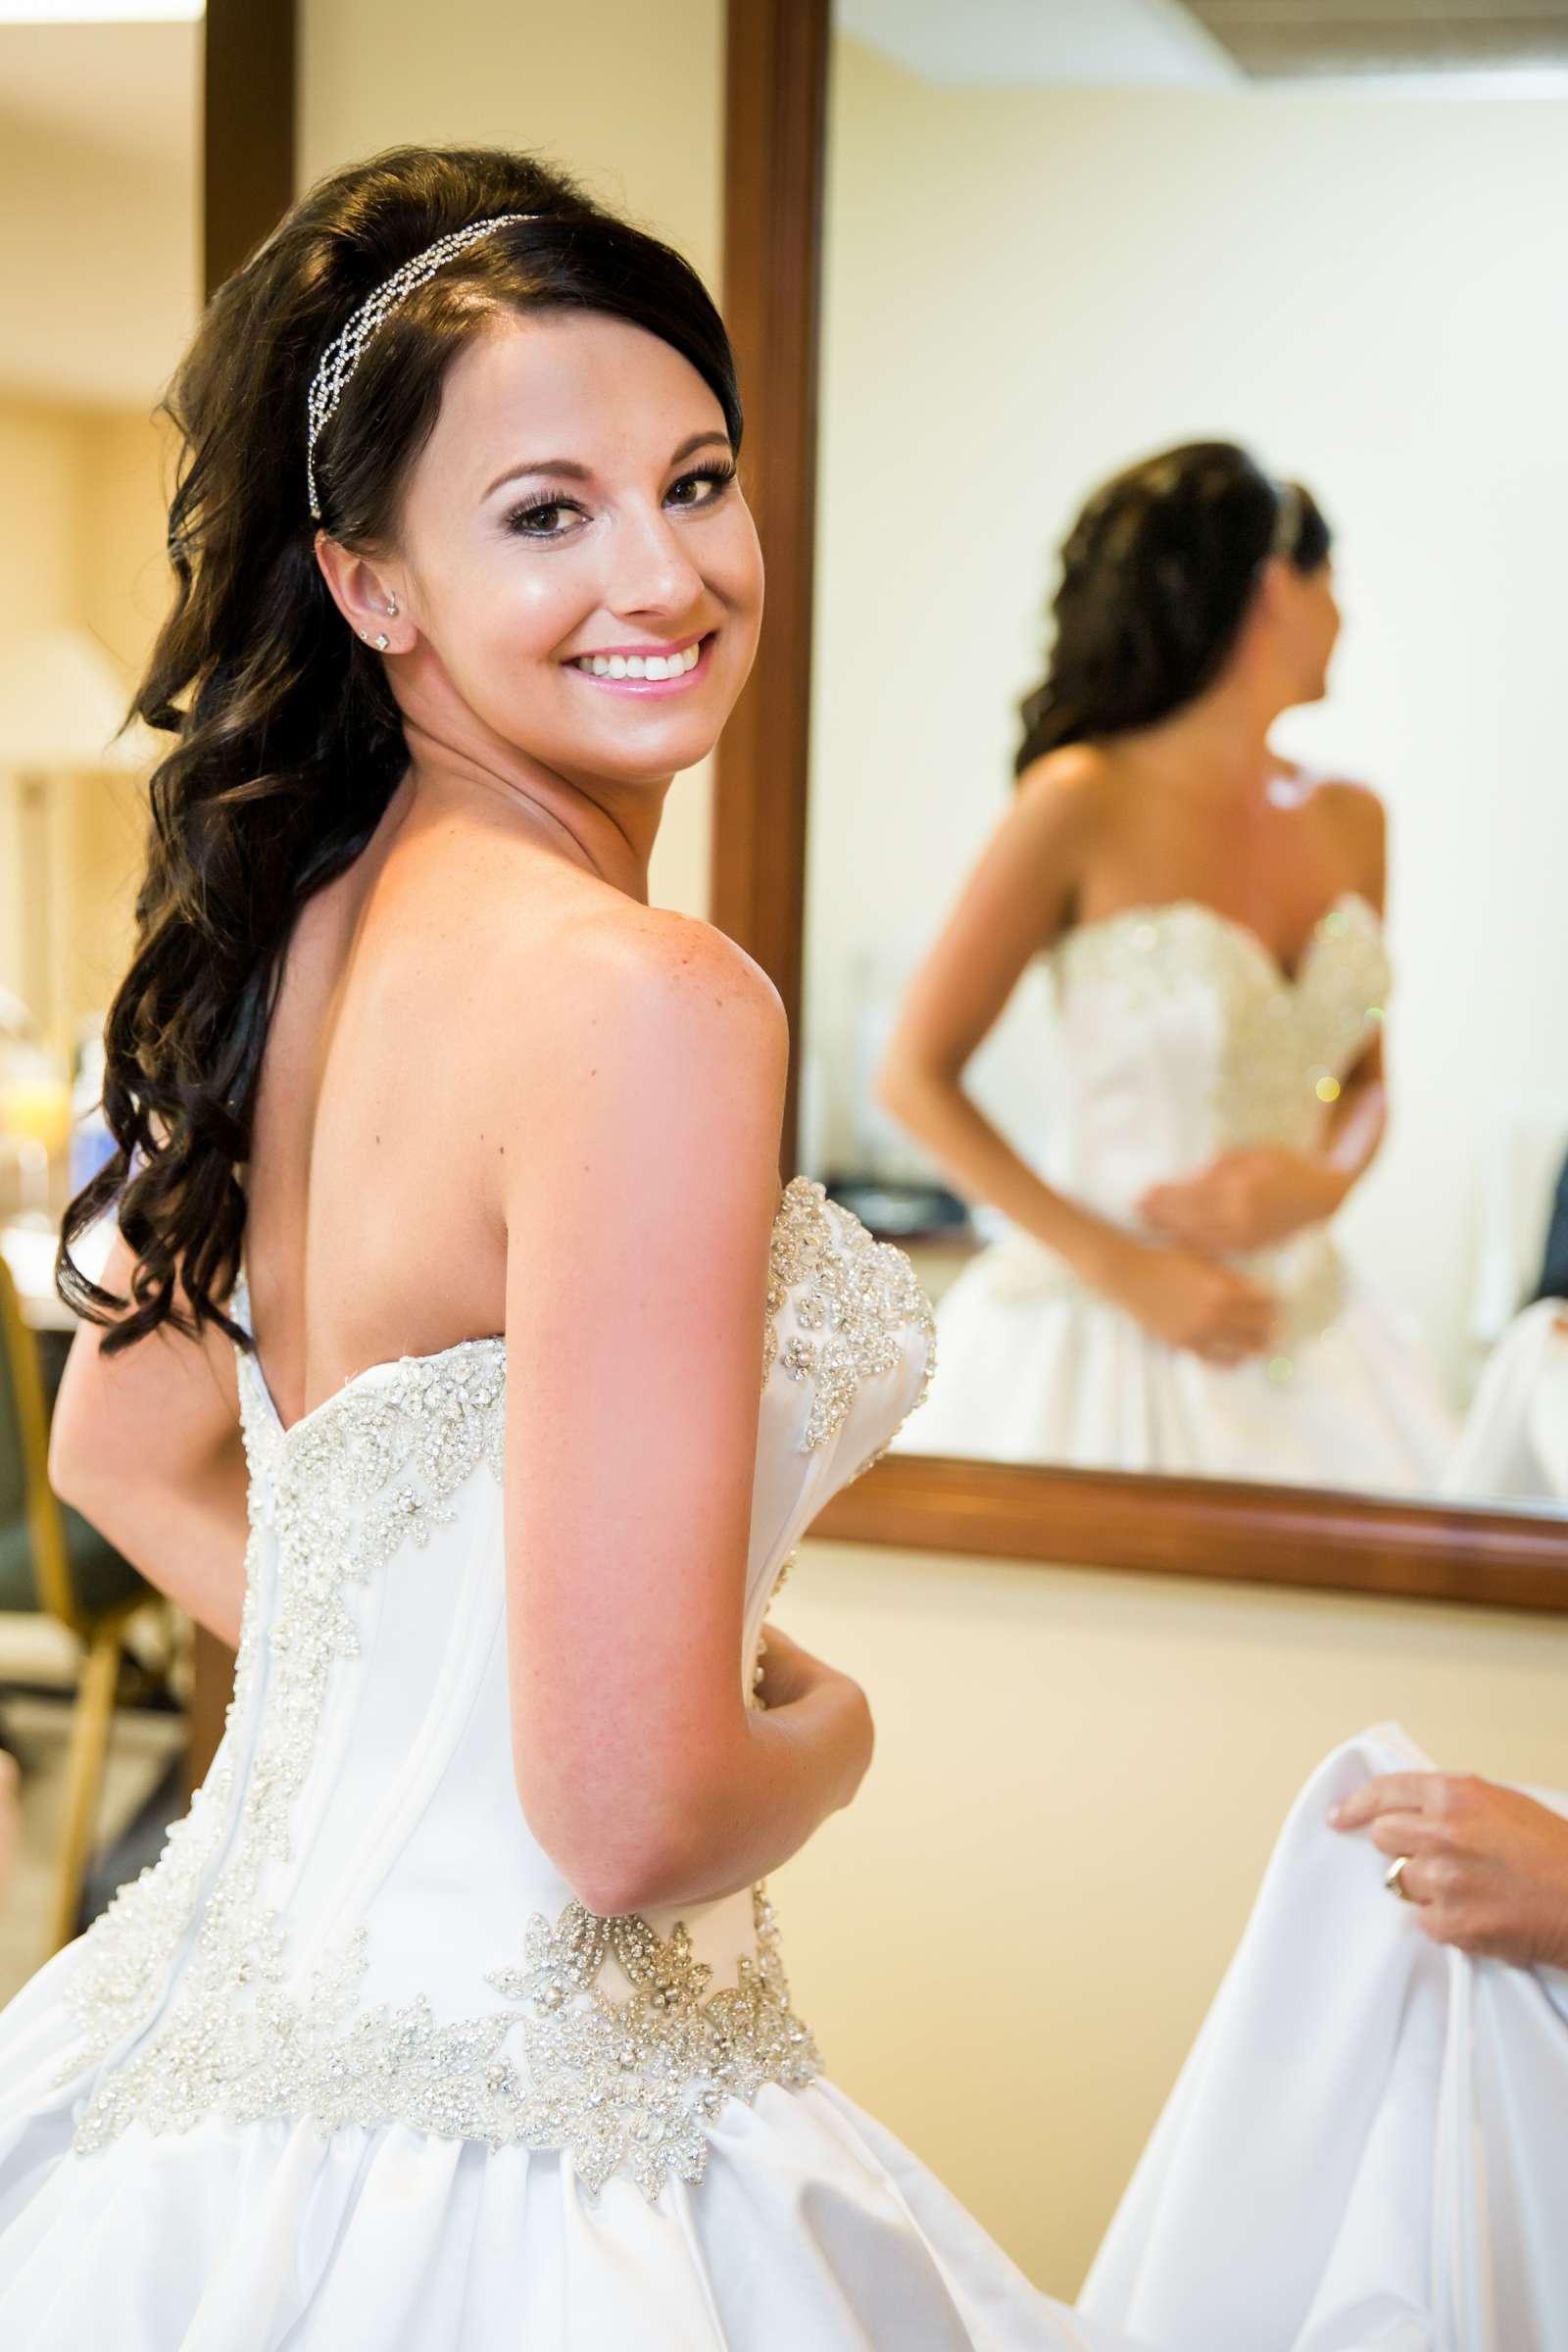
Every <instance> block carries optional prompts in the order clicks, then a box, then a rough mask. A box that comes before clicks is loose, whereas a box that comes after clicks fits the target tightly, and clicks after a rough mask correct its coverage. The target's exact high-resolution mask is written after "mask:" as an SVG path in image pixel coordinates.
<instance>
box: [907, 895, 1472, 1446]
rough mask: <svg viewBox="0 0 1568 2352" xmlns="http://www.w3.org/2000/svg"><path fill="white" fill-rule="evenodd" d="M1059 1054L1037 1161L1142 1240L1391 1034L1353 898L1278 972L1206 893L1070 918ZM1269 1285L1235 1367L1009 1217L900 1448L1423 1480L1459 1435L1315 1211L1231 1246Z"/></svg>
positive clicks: (952, 1324)
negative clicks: (1155, 1331)
mask: <svg viewBox="0 0 1568 2352" xmlns="http://www.w3.org/2000/svg"><path fill="white" fill-rule="evenodd" d="M1050 967H1051V973H1052V979H1053V983H1054V995H1055V1001H1056V1016H1057V1018H1056V1055H1055V1063H1054V1083H1053V1087H1052V1092H1051V1097H1050V1102H1049V1106H1048V1107H1049V1130H1048V1141H1047V1148H1046V1151H1045V1154H1044V1158H1043V1163H1042V1168H1041V1173H1042V1174H1043V1176H1044V1177H1045V1179H1046V1181H1047V1183H1049V1184H1051V1185H1052V1186H1053V1187H1054V1188H1055V1189H1056V1190H1057V1191H1059V1192H1061V1193H1063V1194H1065V1195H1067V1196H1068V1197H1069V1198H1070V1199H1072V1200H1074V1201H1079V1202H1081V1203H1082V1204H1083V1205H1084V1206H1085V1207H1087V1208H1090V1209H1092V1210H1094V1211H1095V1212H1096V1213H1097V1214H1098V1215H1100V1216H1102V1217H1103V1218H1105V1219H1107V1220H1108V1221H1109V1222H1110V1223H1111V1224H1113V1225H1117V1226H1120V1227H1122V1228H1123V1229H1124V1230H1126V1231H1128V1232H1131V1233H1137V1232H1138V1231H1139V1230H1140V1219H1139V1210H1138V1203H1139V1201H1141V1200H1142V1198H1143V1196H1144V1195H1145V1193H1147V1192H1148V1191H1149V1190H1150V1188H1151V1187H1152V1186H1153V1185H1155V1184H1161V1183H1167V1182H1171V1181H1174V1180H1176V1179H1178V1178H1181V1177H1186V1176H1191V1175H1194V1174H1196V1173H1198V1172H1199V1171H1200V1170H1201V1169H1202V1168H1203V1167H1205V1166H1207V1165H1208V1164H1209V1163H1210V1162H1211V1161H1213V1160H1215V1159H1217V1158H1218V1157H1220V1156H1221V1155H1222V1154H1223V1153H1227V1152H1239V1151H1244V1150H1247V1149H1250V1148H1254V1147H1257V1146H1260V1145H1279V1146H1286V1147H1290V1148H1294V1149H1296V1150H1299V1151H1306V1150H1309V1149H1311V1148H1312V1146H1313V1145H1314V1144H1315V1143H1316V1142H1317V1141H1318V1139H1319V1137H1320V1136H1321V1133H1322V1128H1323V1122H1324V1120H1325V1118H1326V1116H1327V1115H1328V1114H1327V1109H1326V1104H1327V1103H1329V1102H1331V1101H1332V1100H1333V1099H1334V1096H1335V1094H1336V1093H1337V1091H1338V1088H1339V1085H1340V1082H1341V1081H1342V1080H1343V1079H1344V1077H1345V1076H1346V1073H1347V1072H1348V1070H1349V1069H1350V1068H1351V1067H1352V1066H1353V1065H1354V1063H1355V1062H1356V1061H1357V1060H1358V1059H1359V1058H1360V1056H1361V1055H1362V1054H1364V1053H1365V1051H1366V1049H1367V1046H1368V1044H1369V1043H1370V1041H1371V1040H1372V1038H1373V1037H1374V1036H1375V1035H1376V1034H1377V1028H1378V1024H1379V1022H1380V1021H1381V1019H1382V1017H1383V1009H1384V1005H1385V1002H1386V999H1387V996H1388V990H1389V982H1390V970H1389V960H1388V955H1387V951H1386V948H1385V945H1384V939H1383V932H1382V926H1381V924H1380V923H1379V920H1378V916H1377V913H1376V911H1375V909H1374V908H1373V907H1371V906H1370V905H1369V904H1368V903H1367V902H1366V901H1365V900H1364V899H1362V898H1360V897H1358V896H1356V895H1354V894H1353V893H1348V894H1346V895H1345V896H1343V897H1342V898H1340V899H1339V900H1338V901H1336V903H1335V904H1334V906H1332V907H1330V908H1329V909H1328V911H1327V912H1326V913H1325V914H1324V916H1323V917H1322V919H1321V921H1320V922H1319V923H1318V924H1317V926H1316V929H1315V931H1314V933H1313V936H1312V938H1311V940H1310V942H1309V943H1308V946H1307V948H1306V951H1305V953H1304V955H1303V956H1302V959H1301V962H1300V964H1299V968H1298V969H1297V971H1296V972H1295V973H1294V974H1292V975H1288V974H1286V973H1285V972H1283V971H1282V970H1281V969H1280V967H1279V965H1278V964H1277V963H1276V962H1275V960H1274V958H1273V956H1271V955H1270V954H1269V952H1268V950H1267V949H1266V948H1265V947H1264V945H1263V943H1262V941H1261V940H1260V939H1259V938H1258V937H1257V935H1256V934H1255V933H1254V932H1252V931H1250V930H1249V929H1248V928H1247V927H1246V925H1244V924H1241V923H1238V922H1235V921H1233V920H1232V919H1231V918H1230V917H1229V916H1227V915H1223V914H1220V913H1218V912H1217V911H1216V910H1215V909H1214V908H1213V907H1207V906H1204V905H1202V904H1201V903H1200V902H1198V901H1196V900H1181V901H1177V902H1174V903H1173V904H1171V905H1169V906H1164V907H1131V908H1128V909H1125V910H1124V911H1122V912H1121V913H1119V914H1114V915H1111V916H1108V917H1106V918H1105V919H1103V920H1102V921H1098V922H1092V923H1086V924H1081V925H1079V926H1078V927H1077V928H1075V929H1073V930H1070V931H1068V932H1067V933H1066V934H1065V936H1064V937H1063V938H1062V939H1061V941H1060V942H1059V943H1058V944H1057V946H1056V947H1055V948H1054V950H1053V952H1052V955H1051V957H1050ZM1235 1262H1236V1264H1237V1266H1238V1268H1239V1270H1240V1271H1242V1272H1243V1273H1246V1274H1249V1275H1250V1276H1252V1277H1253V1278H1254V1279H1255V1280H1256V1281H1258V1282H1259V1283H1261V1284H1262V1285H1263V1286H1264V1287H1265V1288H1266V1289H1267V1290H1269V1291H1270V1292H1272V1293H1273V1294H1274V1296H1275V1297H1276V1298H1277V1299H1278V1300H1279V1302H1280V1306H1281V1309H1282V1319H1281V1328H1280V1331H1279V1337H1278V1341H1277V1345H1276V1346H1275V1348H1273V1350H1272V1351H1271V1353H1270V1354H1269V1355H1268V1356H1267V1357H1255V1358H1252V1359H1250V1361H1249V1362H1247V1363H1244V1364H1240V1365H1235V1366H1220V1365H1215V1364H1209V1363H1205V1362H1204V1361H1203V1360H1202V1359H1201V1357H1199V1356H1197V1355H1194V1354H1192V1353H1191V1352H1190V1351H1186V1350H1181V1349H1177V1348H1170V1347H1167V1346H1165V1345H1164V1343H1162V1342H1161V1341H1158V1340H1155V1339H1152V1338H1151V1337H1150V1336H1149V1335H1148V1334H1147V1333H1146V1332H1145V1331H1144V1330H1143V1328H1142V1327H1141V1326H1140V1325H1139V1324H1138V1323H1137V1322H1136V1321H1135V1320H1134V1318H1133V1317H1132V1316H1131V1315H1129V1314H1127V1313H1125V1312H1124V1311H1123V1310H1122V1309H1121V1308H1120V1307H1118V1306H1114V1305H1112V1304H1111V1303H1110V1302H1109V1301H1108V1300H1106V1299H1103V1298H1101V1297H1100V1296H1099V1295H1098V1294H1097V1293H1095V1292H1094V1291H1091V1290H1090V1289H1088V1288H1087V1287H1086V1286H1085V1285H1084V1284H1083V1283H1081V1282H1080V1281H1078V1280H1077V1278H1076V1277H1075V1276H1074V1275H1073V1274H1072V1273H1071V1272H1070V1270H1069V1269H1068V1267H1067V1266H1066V1265H1065V1264H1064V1263H1063V1261H1062V1260H1061V1259H1060V1258H1059V1257H1057V1256H1056V1255H1055V1254H1054V1252H1053V1251H1051V1250H1047V1249H1045V1248H1044V1247H1043V1246H1042V1245H1041V1244H1040V1243H1038V1242H1036V1241H1035V1240H1034V1239H1033V1238H1032V1237H1031V1236H1030V1235H1028V1234H1026V1233H1024V1232H1022V1231H1020V1230H1018V1229H1015V1228H1014V1229H1011V1230H1009V1231H1008V1232H1007V1233H1006V1234H1005V1237H1004V1238H1003V1239H1002V1240H1000V1241H998V1242H996V1243H994V1244H993V1245H992V1247H990V1248H989V1249H987V1250H983V1251H982V1252H981V1253H980V1255H979V1256H978V1257H976V1258H975V1259H974V1260H973V1261H972V1262H971V1263H970V1264H969V1265H968V1266H966V1267H965V1268H964V1270H963V1272H962V1273H961V1274H960V1275H959V1276H958V1278H957V1280H956V1282H955V1283H954V1284H953V1286H952V1288H951V1289H950V1290H949V1291H948V1293H947V1294H946V1296H945V1297H944V1298H943V1299H942V1300H941V1303H940V1305H939V1307H938V1310H937V1328H938V1340H939V1346H938V1353H939V1357H940V1369H939V1371H938V1372H937V1375H936V1378H935V1381H934V1383H933V1385H932V1389H931V1394H930V1397H929V1398H928V1400H927V1401H926V1402H925V1403H924V1404H923V1405H922V1406H921V1407H920V1409H919V1410H918V1411H917V1412H915V1413H913V1414H911V1415H910V1417H909V1419H908V1421H907V1423H906V1425H905V1427H904V1429H903V1431H902V1432H901V1434H900V1436H899V1438H898V1441H897V1443H898V1446H899V1449H900V1450H901V1451H908V1452H913V1453H947V1454H963V1455H970V1456H979V1457H981V1458H984V1459H991V1460H997V1461H1010V1462H1051V1463H1060V1464H1065V1465H1068V1466H1071V1467H1074V1468H1080V1469H1110V1470H1150V1471H1167V1472H1173V1473H1182V1472H1194V1473H1201V1474H1205V1475H1208V1476H1212V1477H1217V1478H1256V1479H1269V1480H1288V1481H1294V1482H1299V1483H1304V1484H1307V1485H1317V1486H1334V1487H1356V1488H1370V1489H1373V1490H1383V1491H1396V1492H1397V1491H1401V1490H1402V1491H1410V1490H1422V1491H1429V1490H1431V1489H1432V1488H1434V1487H1435V1486H1436V1485H1437V1483H1438V1479H1439V1476H1440V1473H1441V1472H1442V1470H1443V1469H1444V1467H1445V1465H1446V1461H1447V1457H1448V1454H1449V1452H1450V1450H1451V1447H1452V1445H1453V1440H1454V1435H1455V1429H1454V1422H1453V1419H1452V1416H1451V1415H1450V1413H1449V1411H1448V1409H1447V1406H1446V1403H1445V1402H1444V1399H1443V1397H1442V1394H1441V1391H1440V1389H1439V1386H1438V1383H1437V1380H1436V1378H1435V1376H1434V1374H1433V1372H1432V1370H1431V1368H1430V1367H1429V1365H1428V1363H1427V1361H1426V1358H1425V1354H1424V1351H1423V1348H1422V1346H1421V1342H1420V1340H1419V1338H1418V1336H1417V1334H1416V1332H1415V1330H1414V1328H1413V1326H1412V1325H1411V1324H1410V1323H1409V1322H1408V1321H1407V1319H1406V1318H1404V1317H1403V1316H1402V1315H1401V1314H1400V1313H1399V1312H1398V1311H1397V1308H1396V1307H1395V1306H1394V1304H1393V1303H1392V1301H1390V1300H1388V1299H1385V1298H1383V1297H1382V1296H1381V1295H1380V1294H1379V1293H1378V1292H1377V1291H1376V1290H1375V1289H1374V1288H1373V1287H1372V1286H1371V1285H1370V1284H1369V1283H1367V1281H1366V1280H1365V1279H1364V1278H1363V1277H1362V1276H1360V1275H1359V1274H1357V1273H1356V1272H1354V1271H1353V1270H1352V1269H1351V1268H1350V1267H1349V1266H1348V1264H1347V1263H1346V1261H1345V1259H1344V1257H1343V1256H1342V1254H1341V1252H1340V1250H1339V1249H1338V1248H1337V1247H1336V1244H1335V1241H1334V1238H1333V1235H1332V1233H1331V1231H1330V1230H1329V1228H1328V1227H1327V1226H1325V1225H1317V1226H1312V1227H1310V1228H1308V1229H1307V1230H1305V1231H1304V1232H1301V1233H1299V1234H1298V1235H1296V1236H1294V1237H1293V1238H1292V1239H1291V1240H1290V1241H1289V1242H1287V1243H1286V1244H1284V1245H1283V1246H1282V1247H1280V1248H1277V1249H1271V1250H1260V1251H1257V1252H1255V1253H1253V1254H1251V1255H1250V1256H1247V1257H1243V1258H1239V1259H1237V1260H1236V1261H1235Z"/></svg>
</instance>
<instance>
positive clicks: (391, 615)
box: [316, 531, 417, 654]
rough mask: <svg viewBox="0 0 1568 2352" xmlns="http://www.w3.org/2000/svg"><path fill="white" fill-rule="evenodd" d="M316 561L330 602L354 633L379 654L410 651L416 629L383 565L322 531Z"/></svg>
mask: <svg viewBox="0 0 1568 2352" xmlns="http://www.w3.org/2000/svg"><path fill="white" fill-rule="evenodd" d="M316 561H317V563H318V564H319V565H320V568H321V577H322V579H323V580H325V582H326V585H327V589H328V592H329V593H330V595H331V599H332V602H333V604H334V605H336V607H337V609H338V611H339V612H340V613H342V615H343V617H344V619H345V620H346V621H347V622H348V624H349V627H350V628H351V629H352V630H353V631H354V633H355V635H356V636H357V637H361V638H363V639H364V641H365V643H366V644H367V645H369V646H373V647H374V648H375V651H376V652H377V653H378V654H406V653H409V652H411V651H412V649H413V646H414V640H415V637H416V635H417V630H416V628H415V625H414V623H413V621H412V620H410V618H409V616H408V614H407V613H405V612H404V611H403V606H402V600H401V599H400V597H399V595H398V593H397V589H396V588H395V586H393V584H392V583H391V581H390V579H389V578H388V577H387V574H386V570H385V568H383V567H382V566H380V565H378V564H372V563H371V562H370V560H369V559H368V557H367V556H357V555H355V554H353V553H352V551H351V550H350V549H348V548H346V547H340V546H339V545H338V543H337V541H336V540H335V539H331V538H328V536H327V534H326V532H325V531H318V532H317V534H316Z"/></svg>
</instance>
